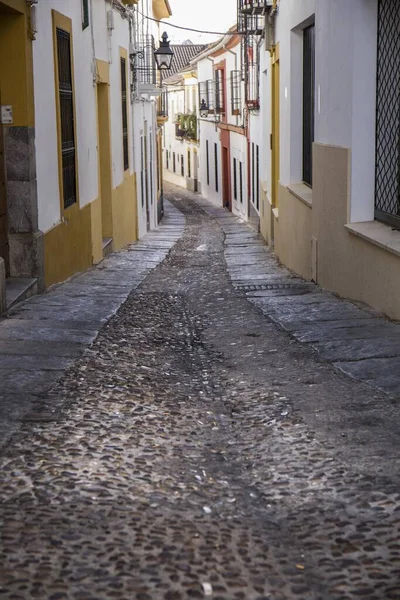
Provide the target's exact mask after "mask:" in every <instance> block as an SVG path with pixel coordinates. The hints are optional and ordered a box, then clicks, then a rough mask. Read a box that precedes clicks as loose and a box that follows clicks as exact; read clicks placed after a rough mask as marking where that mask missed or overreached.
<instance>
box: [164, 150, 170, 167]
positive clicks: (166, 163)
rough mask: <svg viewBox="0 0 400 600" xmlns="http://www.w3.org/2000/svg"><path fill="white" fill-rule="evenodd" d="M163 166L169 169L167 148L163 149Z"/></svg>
mask: <svg viewBox="0 0 400 600" xmlns="http://www.w3.org/2000/svg"><path fill="white" fill-rule="evenodd" d="M165 166H166V167H167V169H168V170H169V160H168V150H166V151H165Z"/></svg>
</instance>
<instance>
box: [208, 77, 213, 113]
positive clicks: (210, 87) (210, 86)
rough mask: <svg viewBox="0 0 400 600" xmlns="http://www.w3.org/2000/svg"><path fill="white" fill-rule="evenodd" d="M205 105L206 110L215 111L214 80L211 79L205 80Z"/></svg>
mask: <svg viewBox="0 0 400 600" xmlns="http://www.w3.org/2000/svg"><path fill="white" fill-rule="evenodd" d="M207 106H208V112H209V113H212V114H213V113H214V112H215V82H214V80H213V79H209V80H208V81H207Z"/></svg>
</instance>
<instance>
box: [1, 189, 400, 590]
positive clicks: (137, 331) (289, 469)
mask: <svg viewBox="0 0 400 600" xmlns="http://www.w3.org/2000/svg"><path fill="white" fill-rule="evenodd" d="M167 198H168V199H169V200H170V201H171V202H172V204H173V205H174V206H175V208H176V209H178V210H179V211H180V212H181V213H182V214H183V215H184V217H185V228H184V231H183V234H182V236H181V237H180V238H179V240H178V241H177V242H176V243H175V245H174V246H173V247H172V249H171V250H170V252H169V254H168V255H167V256H166V258H165V259H164V260H162V262H161V263H160V264H159V266H158V267H156V268H154V269H152V270H149V271H148V272H146V275H147V276H146V278H145V279H143V281H141V283H139V285H138V287H136V289H133V291H132V292H131V293H130V294H129V296H128V297H127V299H126V300H125V297H126V294H125V296H123V294H122V296H121V302H123V301H124V300H125V301H124V303H123V304H122V306H121V307H120V308H119V310H118V311H117V312H115V311H116V308H117V306H114V307H113V310H112V311H109V310H108V311H106V312H107V315H104V317H103V320H105V316H107V318H109V317H110V315H111V314H113V313H114V312H115V314H113V316H111V318H110V319H109V320H108V321H107V323H106V324H105V325H104V326H103V327H102V328H101V329H100V332H99V335H98V336H97V337H96V339H94V341H93V343H92V344H91V345H90V346H88V347H87V348H86V350H85V351H84V353H83V354H82V355H81V356H80V357H78V358H77V359H76V360H75V362H74V363H72V364H70V365H69V366H68V367H67V369H66V371H65V372H64V373H63V374H62V376H61V378H59V379H58V381H57V383H56V384H55V385H54V386H53V387H52V388H51V390H50V391H48V392H47V393H44V392H43V391H41V393H40V395H38V396H37V397H36V399H34V400H32V404H31V405H29V410H28V412H26V414H25V416H24V418H23V420H22V423H21V426H19V427H18V428H15V430H13V435H12V437H10V438H9V439H8V441H7V444H6V445H4V446H3V448H2V450H1V454H0V465H1V467H0V469H1V470H0V473H1V475H0V477H1V488H0V492H1V504H0V523H1V543H0V597H1V598H2V599H4V600H32V599H38V600H112V599H119V600H188V599H192V598H193V599H195V598H199V599H201V598H207V597H209V598H212V599H213V600H236V599H237V600H295V599H298V600H350V599H351V600H356V599H361V598H362V599H365V600H396V599H397V600H400V477H399V466H400V436H399V413H398V395H397V394H396V393H395V392H396V390H395V382H394V380H392V382H391V388H390V390H388V391H391V395H389V394H386V393H385V392H384V391H383V390H382V389H380V388H381V387H382V386H380V385H377V386H375V385H371V381H370V380H369V379H368V378H364V377H361V376H360V380H357V379H354V378H351V377H349V375H348V374H346V373H348V372H350V371H346V373H343V370H345V368H344V367H343V365H341V364H340V365H338V364H336V363H338V360H339V359H337V358H335V357H333V358H331V359H330V358H327V357H326V356H325V355H324V356H321V355H320V354H318V349H316V348H314V347H310V346H309V345H307V344H305V343H303V344H302V343H299V341H297V339H294V337H293V336H291V335H290V333H288V330H287V331H285V330H284V329H282V328H281V327H279V326H278V324H277V322H278V323H279V322H280V317H279V318H278V317H277V318H276V319H275V318H274V319H273V320H272V319H271V318H270V317H269V316H268V314H266V309H265V310H264V308H263V307H265V305H264V304H263V305H262V306H261V305H260V302H259V300H260V298H262V295H263V294H264V298H265V297H267V296H268V293H270V294H269V295H270V296H271V295H272V296H274V298H275V299H277V300H276V303H277V305H279V306H286V305H290V306H291V307H292V308H290V307H289V308H287V313H286V314H288V312H289V311H290V310H292V309H293V306H294V305H295V304H296V302H297V296H296V293H293V294H292V295H286V296H285V300H283V299H282V301H280V300H279V299H280V298H281V291H280V290H279V286H278V287H277V288H276V289H275V290H274V289H272V290H268V289H265V288H264V290H261V293H260V290H258V291H257V290H254V291H256V292H257V294H258V296H256V297H255V298H256V299H255V300H254V297H252V298H250V297H249V296H247V295H246V292H248V291H249V289H248V286H247V287H246V285H245V282H243V281H242V284H240V285H239V284H238V285H233V283H232V279H233V277H232V268H234V267H232V264H233V263H234V262H235V260H236V258H235V257H236V254H235V256H233V250H232V249H230V248H229V247H227V236H228V234H227V233H226V231H225V232H224V231H223V230H222V228H221V220H218V219H216V218H214V216H213V210H212V207H210V205H209V207H208V210H207V212H206V210H205V208H206V207H205V202H204V201H203V200H202V199H201V198H200V199H199V200H196V198H199V197H196V196H194V195H191V194H189V193H186V192H184V191H183V190H180V189H178V188H175V187H173V186H169V187H168V190H167ZM174 214H175V213H174ZM226 219H227V223H228V225H229V226H231V227H232V228H233V229H235V232H236V233H237V235H238V236H240V237H239V238H238V239H240V240H241V242H243V240H248V241H249V242H251V240H253V239H254V237H256V234H255V233H254V232H253V231H252V230H251V229H250V228H248V227H247V226H246V225H244V224H241V223H239V222H238V220H236V219H234V218H233V217H232V215H229V214H228V213H226ZM170 227H171V229H170V231H171V233H172V232H173V231H174V226H173V224H171V226H170ZM236 233H235V235H236ZM176 238H178V235H177V236H176ZM154 244H155V245H156V246H157V244H156V242H154ZM159 244H160V246H161V245H162V244H161V242H159ZM261 245H262V244H261V242H257V243H255V246H256V248H255V250H254V253H258V252H265V254H266V261H267V262H268V265H269V266H268V269H269V275H268V277H270V281H278V280H279V278H280V277H283V275H282V272H283V271H282V268H281V267H280V266H279V265H278V263H277V262H276V261H275V259H273V257H272V256H271V255H270V254H269V252H267V250H266V249H265V248H262V250H258V247H259V246H260V248H261ZM144 247H145V245H144ZM244 252H245V250H243V252H242V251H241V250H240V251H239V254H242V255H243V253H244ZM118 256H119V255H118V254H115V255H112V256H111V257H110V260H114V261H115V263H113V264H115V269H118V268H119V267H118V264H117V263H118V260H122V259H119V258H118ZM161 259H162V257H161V258H160V260H161ZM124 260H125V259H124ZM126 260H128V259H127V258H126ZM135 260H136V261H140V258H136V255H135ZM106 264H107V263H106ZM121 268H122V267H121ZM124 268H128V267H127V263H126V262H125V263H124ZM229 269H230V271H229ZM96 272H98V271H96ZM88 277H89V278H90V276H88ZM93 277H94V278H95V279H96V277H97V276H93ZM259 277H260V281H261V280H262V281H265V278H266V275H265V274H260V276H259ZM285 277H286V275H285ZM131 279H132V281H133V279H135V278H134V277H133V278H131ZM132 281H130V282H129V283H130V284H131V283H132ZM296 282H297V280H296ZM296 282H295V283H296ZM300 284H301V285H303V286H306V285H311V284H305V283H304V282H303V283H301V282H299V283H298V285H299V286H300ZM249 285H250V284H249ZM285 285H286V284H285ZM296 285H297V283H296ZM100 287H101V286H100V285H99V288H100ZM283 288H284V285H283V284H282V289H283ZM130 289H132V285H130ZM299 289H300V288H299ZM250 291H251V290H250ZM52 293H55V294H57V293H58V292H57V290H56V291H55V292H49V293H48V294H45V295H44V296H43V297H42V302H44V301H46V302H47V304H43V306H47V307H48V306H49V304H51V302H50V301H49V298H50V300H51V294H52ZM60 293H61V292H60ZM71 293H72V292H71ZM93 293H95V292H93ZM96 293H97V294H99V295H100V294H101V291H100V290H96ZM110 293H112V292H110ZM313 293H317V292H314V291H313ZM249 298H250V300H252V301H251V302H250V301H249ZM257 298H258V299H257ZM282 298H283V296H282ZM37 301H39V302H40V301H41V300H40V299H39V297H38V298H36V299H34V302H37ZM34 302H33V304H32V301H29V300H28V301H27V303H25V305H24V306H23V307H22V308H24V307H27V309H26V310H27V311H28V312H29V307H30V306H34ZM281 302H282V304H281ZM326 302H328V303H329V302H332V304H333V302H334V301H333V300H332V301H331V300H330V299H329V300H326ZM335 302H338V303H339V304H340V311H341V312H342V313H344V311H345V310H346V311H349V312H348V315H351V318H354V319H355V320H356V321H355V327H357V326H361V325H360V321H361V320H362V319H364V318H365V319H369V318H370V317H371V318H375V317H372V316H371V313H370V312H368V311H364V312H363V311H362V310H361V309H359V308H358V307H354V311H356V310H357V311H358V310H359V311H360V314H359V315H358V314H356V313H354V315H353V313H352V312H351V311H352V310H353V309H352V308H351V307H350V308H347V304H346V306H345V305H344V304H341V302H340V301H339V300H336V299H335ZM274 306H275V305H274ZM335 306H336V305H335ZM351 306H353V305H351ZM18 310H20V309H18ZM85 310H86V311H87V312H88V311H90V310H91V308H90V307H86V309H85ZM271 310H272V309H271ZM274 310H275V311H277V310H278V309H274ZM285 311H286V309H285ZM50 312H52V314H53V313H56V312H57V309H56V308H53V309H51V311H50ZM86 314H87V313H86ZM276 314H277V313H276ZM346 314H347V313H346ZM18 315H20V316H19V317H18ZM53 316H54V318H57V316H56V315H53ZM15 318H16V319H17V318H23V317H21V313H20V312H19V313H18V312H17V313H16V317H15ZM85 318H86V319H88V317H85ZM346 318H350V316H349V317H346ZM274 321H275V322H274ZM382 321H383V319H382ZM374 323H375V321H374ZM379 323H380V321H379V322H377V324H375V325H374V326H376V327H379ZM384 325H385V326H386V323H384ZM388 325H390V327H392V324H388ZM1 327H2V323H0V330H1ZM371 327H372V325H371ZM393 327H395V326H394V325H393ZM82 329H83V328H82ZM88 329H90V330H91V331H92V330H94V329H95V327H94V326H93V327H88ZM287 329H288V328H287ZM396 331H397V330H396ZM92 337H94V335H93V336H92ZM295 337H296V336H295ZM297 337H298V338H299V336H297ZM392 337H393V338H395V335H394V334H392ZM89 341H90V339H89V338H88V342H89ZM300 341H302V340H300ZM0 343H1V340H0ZM318 343H319V342H318ZM396 343H397V342H396ZM18 352H19V354H21V351H20V350H19V351H18ZM324 352H326V348H325V347H324ZM335 356H336V355H335ZM18 360H21V361H22V360H23V357H22V356H19V357H18ZM330 360H331V361H332V362H334V363H335V364H336V367H338V366H339V369H340V370H338V368H336V367H335V365H333V364H332V362H329V361H330ZM340 360H341V359H340ZM339 362H340V361H339ZM352 364H353V363H352ZM342 367H343V368H342ZM53 368H54V367H53ZM349 369H350V367H349ZM352 374H353V375H354V373H353V372H352ZM8 376H10V375H9V374H8ZM24 393H25V392H24Z"/></svg>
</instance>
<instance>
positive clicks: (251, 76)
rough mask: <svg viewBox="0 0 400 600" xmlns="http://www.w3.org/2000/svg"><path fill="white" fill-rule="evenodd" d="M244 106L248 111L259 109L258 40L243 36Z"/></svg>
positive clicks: (253, 37) (251, 36) (254, 37)
mask: <svg viewBox="0 0 400 600" xmlns="http://www.w3.org/2000/svg"><path fill="white" fill-rule="evenodd" d="M242 56H243V64H244V80H245V93H246V104H247V106H248V108H249V109H250V110H255V111H256V110H258V109H259V108H260V49H259V46H258V38H257V37H256V36H253V35H247V36H244V38H243V41H242Z"/></svg>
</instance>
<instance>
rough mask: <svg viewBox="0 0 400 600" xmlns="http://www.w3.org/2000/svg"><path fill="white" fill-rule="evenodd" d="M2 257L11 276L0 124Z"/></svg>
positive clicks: (0, 249)
mask: <svg viewBox="0 0 400 600" xmlns="http://www.w3.org/2000/svg"><path fill="white" fill-rule="evenodd" d="M0 257H1V258H3V259H4V262H5V268H6V277H8V276H9V274H10V262H9V248H8V225H7V193H6V169H5V155H4V133H3V126H2V125H1V123H0Z"/></svg>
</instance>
